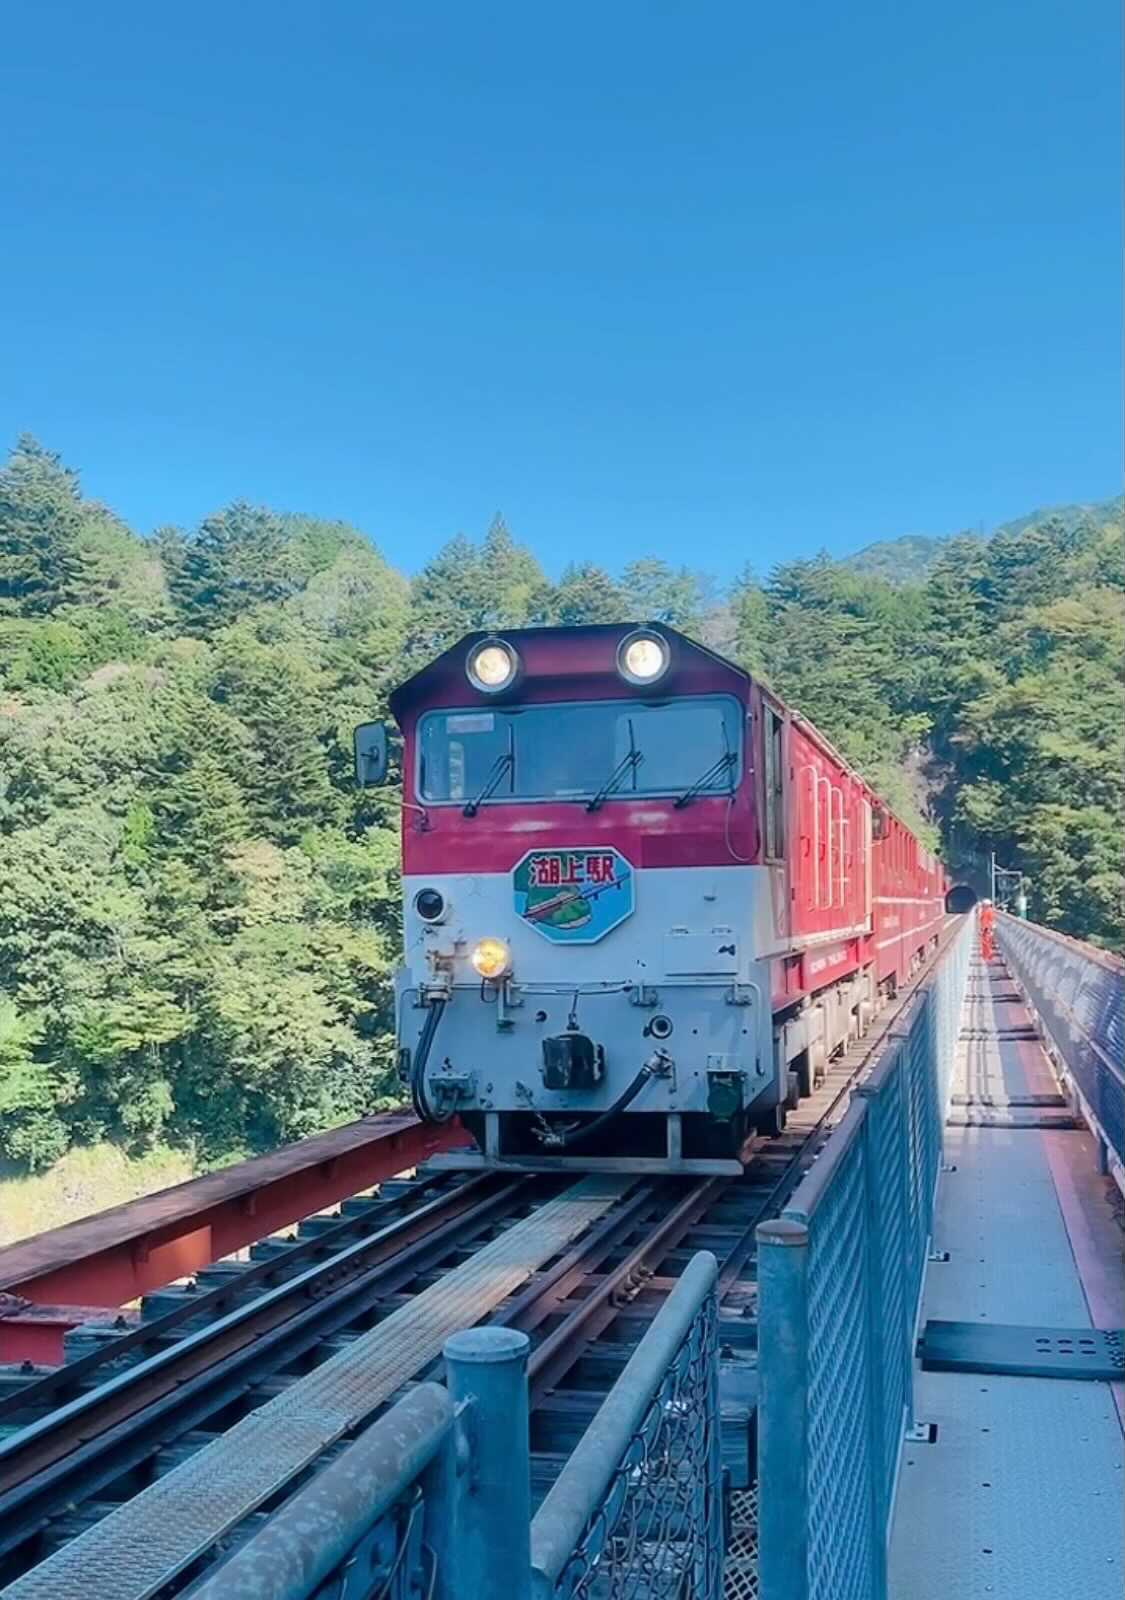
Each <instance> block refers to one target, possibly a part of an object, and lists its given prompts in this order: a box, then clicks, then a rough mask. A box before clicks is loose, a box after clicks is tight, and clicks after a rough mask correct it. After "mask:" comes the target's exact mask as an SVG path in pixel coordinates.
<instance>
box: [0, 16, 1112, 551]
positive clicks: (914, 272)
mask: <svg viewBox="0 0 1125 1600" xmlns="http://www.w3.org/2000/svg"><path fill="white" fill-rule="evenodd" d="M1117 12H1118V7H1117V5H1116V0H1070V3H1068V4H1066V5H1062V4H1060V3H1059V0H983V3H982V0H943V3H942V4H941V5H937V6H934V5H927V6H923V5H910V4H906V5H904V4H902V3H901V0H884V3H875V0H855V3H854V4H852V5H850V6H843V5H840V4H838V3H836V4H831V5H829V4H825V3H822V0H808V3H806V4H804V5H800V6H792V5H789V6H782V5H774V6H770V7H765V6H762V5H747V4H707V3H703V4H699V5H696V6H687V5H671V4H650V5H638V4H635V3H631V0H619V3H616V4H612V5H604V4H603V5H601V6H591V5H586V4H583V3H578V0H576V3H573V4H571V5H569V6H566V7H557V8H546V7H537V6H528V5H526V4H503V5H492V6H489V5H469V4H467V3H464V0H462V3H460V4H456V5H453V4H450V5H432V4H426V3H424V0H415V3H413V4H409V5H406V4H402V5H400V4H397V3H395V4H391V3H386V4H381V3H378V0H325V3H324V4H322V5H320V6H313V5H309V4H308V3H307V0H301V3H296V4H294V3H290V0H269V3H262V0H238V3H237V4H233V5H232V4H229V3H224V4H221V5H220V4H217V3H215V0H195V3H194V4H192V5H190V6H178V7H170V6H153V5H152V4H151V0H148V3H145V4H143V5H141V4H133V3H130V0H113V3H112V4H109V5H105V6H99V5H91V4H88V3H86V0H82V3H71V4H61V3H58V0H36V3H35V4H34V5H31V4H25V5H22V6H12V7H9V8H8V9H7V13H6V18H5V23H4V33H3V49H2V58H3V59H2V60H0V147H2V148H3V149H4V150H5V152H6V155H7V159H6V161H5V169H6V170H5V184H4V187H5V197H4V204H3V208H2V217H3V221H2V223H0V228H2V230H3V233H2V236H0V306H2V308H3V311H2V316H3V324H2V327H0V442H3V443H4V444H5V445H6V444H8V443H9V442H10V441H11V440H12V439H13V438H14V436H15V434H16V433H17V432H18V431H19V430H20V429H22V428H27V429H30V430H31V431H33V432H34V433H36V434H37V435H39V437H40V438H42V439H43V440H44V442H46V443H48V444H50V445H52V446H53V447H54V448H56V449H58V450H60V451H61V452H62V453H63V455H64V456H65V457H66V459H67V460H68V461H70V462H71V463H72V464H74V465H76V466H78V467H80V468H81V470H82V472H83V481H84V484H85V487H86V489H87V491H88V492H90V493H92V494H96V495H98V496H100V497H101V498H103V499H105V500H107V501H109V502H110V503H111V504H112V505H113V506H115V507H116V508H117V509H118V510H119V511H120V512H121V513H122V514H123V515H124V516H125V517H126V518H127V520H129V521H130V522H131V523H132V524H133V525H134V526H135V527H137V528H138V529H140V530H142V531H146V530H148V529H149V528H151V527H152V526H154V525H156V524H159V523H161V522H169V521H175V522H180V523H182V524H187V525H190V524H192V523H193V522H196V521H197V520H198V519H199V518H200V517H201V516H203V515H205V514H206V513H207V512H208V511H210V510H212V509H214V508H215V507H217V506H219V505H221V504H223V503H224V502H226V501H228V500H230V499H231V498H233V497H235V496H238V495H241V496H245V497H247V498H249V499H252V500H258V501H263V502H266V503H269V504H272V505H276V506H279V507H286V508H289V509H294V510H308V511H316V512H318V513H321V514H324V515H328V516H334V517H340V518H345V519H347V520H349V521H352V522H354V523H356V524H357V525H358V526H360V527H362V528H363V529H364V530H365V531H366V532H368V533H370V534H371V535H372V536H373V537H374V538H375V539H376V540H377V541H378V543H379V544H380V545H381V547H382V548H383V549H384V550H385V551H386V553H387V554H388V555H389V556H390V557H391V558H392V559H393V560H395V561H397V562H398V563H400V564H402V565H404V566H405V567H407V568H410V569H413V568H416V567H417V566H418V565H420V564H421V562H422V561H424V559H425V558H426V556H427V555H428V554H429V553H431V552H432V551H433V550H434V549H435V548H436V547H437V546H438V545H439V544H440V543H442V542H443V541H444V540H445V539H446V538H448V537H449V536H450V535H451V534H453V533H454V532H456V531H458V530H464V531H467V532H478V531H482V530H483V528H484V527H485V526H486V525H487V523H488V521H489V519H490V518H491V516H492V514H493V512H494V511H495V510H497V509H498V508H499V509H502V510H503V512H504V514H505V516H506V517H507V520H508V522H509V524H510V525H511V527H512V529H513V531H514V532H515V533H516V535H517V536H518V537H520V538H522V539H524V540H526V541H527V542H528V543H530V544H531V545H532V546H533V547H534V548H535V550H536V552H537V553H538V554H539V555H540V557H541V559H542V560H543V561H544V563H545V564H546V565H547V566H548V567H549V568H550V569H552V570H557V569H558V568H559V567H560V566H561V565H562V563H563V562H564V561H566V560H567V559H570V558H580V559H594V560H598V561H601V562H603V563H605V564H606V565H608V566H610V567H616V566H619V565H621V564H622V563H623V562H625V561H627V560H629V559H631V558H632V557H634V556H637V555H640V554H656V555H661V556H664V557H666V558H668V559H669V560H673V561H679V560H684V561H687V562H688V563H689V564H691V565H695V566H699V567H704V568H708V569H710V570H712V571H714V572H717V573H719V574H720V575H723V576H726V575H729V574H730V573H732V572H734V571H736V570H738V569H739V568H741V567H742V566H743V565H744V564H745V563H746V562H747V561H749V562H752V563H753V564H754V565H755V566H757V567H759V568H766V567H768V566H769V565H770V564H771V562H772V561H774V560H776V559H780V558H784V557H787V556H789V555H794V554H801V553H807V552H811V551H813V550H815V549H816V548H818V547H820V546H821V545H824V546H827V548H828V549H830V550H832V551H834V552H837V553H843V552H845V551H847V550H851V549H855V548H858V547H859V546H860V545H862V544H864V543H866V542H868V541H869V540H871V539H875V538H882V537H889V536H893V535H895V534H899V533H903V532H908V531H919V532H935V533H936V532H947V531H951V530H954V529H956V528H958V527H964V526H969V525H977V524H984V525H985V526H989V525H991V524H993V523H995V522H997V521H1000V520H1003V519H1005V518H1007V517H1011V516H1015V515H1018V514H1020V513H1022V512H1024V511H1027V510H1029V509H1031V508H1032V507H1033V506H1036V505H1043V504H1049V503H1052V502H1058V501H1064V500H1076V499H1090V498H1098V497H1102V496H1105V495H1108V494H1112V493H1115V492H1116V491H1117V488H1118V484H1119V480H1120V473H1121V466H1120V449H1119V434H1120V401H1119V389H1120V374H1119V360H1118V351H1119V348H1120V304H1119V295H1118V273H1119V259H1120V258H1119V253H1118V252H1119V248H1120V216H1119V209H1118V197H1119V194H1120V188H1121V170H1120V156H1119V147H1120V141H1119V134H1118V122H1119V104H1118V77H1119V72H1120V59H1121V52H1120V39H1119V24H1118V17H1117Z"/></svg>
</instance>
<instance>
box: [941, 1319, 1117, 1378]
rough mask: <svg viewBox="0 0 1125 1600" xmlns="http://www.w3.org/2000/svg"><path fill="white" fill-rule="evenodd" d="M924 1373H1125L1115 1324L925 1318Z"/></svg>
mask: <svg viewBox="0 0 1125 1600" xmlns="http://www.w3.org/2000/svg"><path fill="white" fill-rule="evenodd" d="M918 1355H919V1357H920V1358H921V1361H922V1370H923V1371H924V1372H1003V1373H1007V1374H1009V1376H1011V1377H1015V1378H1094V1379H1104V1380H1106V1381H1108V1382H1111V1383H1112V1382H1119V1381H1120V1380H1121V1379H1123V1378H1125V1335H1123V1334H1122V1332H1121V1330H1120V1329H1119V1328H1037V1327H1035V1326H1028V1325H1026V1324H1024V1323H1012V1322H991V1323H988V1322H986V1323H980V1322H938V1321H930V1322H927V1323H926V1326H925V1328H924V1329H923V1332H922V1338H921V1341H920V1343H919V1346H918Z"/></svg>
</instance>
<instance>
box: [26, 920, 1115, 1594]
mask: <svg viewBox="0 0 1125 1600" xmlns="http://www.w3.org/2000/svg"><path fill="white" fill-rule="evenodd" d="M997 936H998V950H997V953H996V956H995V958H994V959H993V960H992V961H990V962H986V961H984V960H982V959H981V953H980V950H979V947H978V945H977V942H976V928H975V922H974V919H973V917H972V916H951V917H949V918H948V920H947V925H946V927H945V930H944V933H943V936H942V940H941V944H940V947H939V950H938V952H937V954H936V956H935V958H934V959H933V961H932V962H931V963H930V965H929V966H928V967H927V968H926V969H925V970H924V971H923V972H922V973H921V974H920V975H919V977H918V978H917V980H916V981H915V982H914V983H913V984H912V985H911V987H910V988H909V989H907V990H906V991H905V992H904V993H902V994H900V996H899V997H898V999H897V1001H896V1002H895V1003H894V1005H893V1006H892V1007H891V1008H890V1009H888V1010H886V1011H884V1012H883V1013H882V1014H881V1015H880V1017H879V1018H878V1020H877V1022H876V1024H875V1026H874V1028H873V1030H872V1031H871V1032H870V1033H868V1034H867V1035H866V1036H865V1037H864V1039H862V1040H861V1041H859V1042H858V1043H857V1044H855V1045H853V1046H852V1047H851V1049H850V1050H849V1052H848V1053H847V1054H846V1055H845V1056H843V1057H842V1058H839V1059H837V1060H835V1061H833V1062H832V1063H831V1064H830V1070H829V1073H828V1076H827V1078H826V1080H825V1082H824V1083H823V1085H822V1086H821V1087H820V1088H819V1089H818V1090H817V1092H816V1093H815V1094H814V1095H813V1096H812V1097H811V1098H810V1099H808V1100H805V1101H803V1102H802V1103H801V1108H800V1111H799V1113H797V1114H795V1115H794V1116H792V1117H791V1118H790V1120H789V1122H788V1125H787V1127H786V1130H785V1133H784V1134H783V1135H781V1136H780V1137H778V1138H774V1139H770V1140H767V1141H763V1142H762V1143H761V1144H760V1146H759V1147H758V1148H757V1150H756V1152H755V1154H754V1157H753V1160H752V1162H751V1164H750V1165H749V1167H748V1168H747V1171H746V1174H745V1176H744V1177H743V1178H741V1179H735V1178H726V1177H723V1178H717V1177H710V1178H707V1179H705V1180H692V1179H689V1178H686V1177H676V1178H672V1177H659V1176H654V1177H636V1176H626V1175H619V1174H614V1173H599V1174H594V1175H590V1176H587V1177H585V1178H582V1179H579V1180H577V1181H576V1179H575V1176H574V1174H572V1173H569V1174H566V1175H559V1176H549V1175H543V1176H539V1175H534V1176H532V1175H527V1174H516V1173H513V1174H510V1175H509V1174H505V1173H503V1172H500V1173H489V1174H466V1173H464V1172H459V1171H455V1170H450V1169H448V1168H446V1167H443V1165H442V1163H441V1155H442V1152H443V1150H445V1149H448V1148H449V1146H450V1145H451V1144H452V1143H454V1142H456V1141H457V1140H458V1138H460V1137H461V1136H460V1135H459V1134H458V1133H457V1132H456V1131H455V1130H454V1129H445V1128H433V1127H425V1126H423V1125H421V1124H419V1123H418V1122H416V1121H414V1120H413V1119H412V1118H410V1117H406V1116H390V1117H373V1118H369V1119H365V1120H364V1121H362V1122H359V1123H356V1124H353V1125H351V1126H348V1127H345V1128H340V1129H337V1130H335V1131H333V1132H331V1133H328V1134H324V1135H321V1136H319V1137H317V1138H312V1139H308V1140H306V1141H304V1142H302V1143H301V1144H298V1145H294V1146H292V1147H290V1148H288V1149H285V1150H281V1151H278V1152H277V1153H275V1154H273V1155H271V1156H267V1157H264V1158H261V1159H259V1160H255V1161H250V1162H245V1163H242V1164H241V1165H239V1166H236V1167H232V1168H228V1169H227V1170H225V1171H223V1172H221V1173H216V1174H213V1175H210V1176H208V1177H204V1178H200V1179H196V1180H194V1181H192V1182H190V1183H186V1184H182V1185H180V1186H178V1187H177V1188H174V1189H170V1190H167V1191H165V1192H163V1193H161V1194H157V1195H152V1196H149V1197H147V1198H145V1199H142V1200H138V1201H135V1202H132V1203H130V1204H128V1205H124V1206H119V1207H116V1208H115V1209H113V1210H111V1211H107V1212H104V1213H102V1214H100V1215H98V1216H94V1217H91V1218H88V1219H86V1220H83V1221H80V1222H76V1223H72V1224H70V1225H69V1226H67V1227H63V1228H59V1229H56V1230H54V1231H53V1232H51V1233H47V1234H43V1235H40V1236H39V1237H37V1238H33V1239H30V1240H27V1241H26V1242H24V1243H21V1244H17V1245H13V1246H11V1247H9V1248H7V1249H6V1250H0V1363H2V1364H0V1595H2V1596H4V1597H6V1600H8V1597H10V1600H79V1597H86V1596H94V1597H96V1600H149V1597H158V1596H159V1597H168V1600H170V1597H172V1596H180V1595H185V1596H186V1595H192V1596H195V1597H199V1600H203V1597H206V1600H220V1597H222V1600H240V1597H246V1600H250V1597H255V1600H267V1597H269V1600H282V1597H285V1600H304V1597H313V1596H316V1597H318V1600H375V1597H386V1600H408V1597H414V1600H430V1597H432V1600H470V1597H471V1600H486V1597H493V1596H495V1597H502V1600H530V1597H531V1596H535V1597H537V1600H543V1597H547V1596H562V1597H570V1596H575V1597H588V1600H601V1597H611V1596H623V1597H624V1596H636V1597H637V1600H642V1597H645V1600H647V1597H650V1596H652V1597H659V1596H669V1597H672V1596H676V1597H684V1600H687V1597H700V1600H718V1597H719V1596H723V1595H725V1596H730V1597H735V1600H738V1597H744V1596H745V1597H750V1596H760V1597H761V1600H813V1597H816V1600H883V1597H885V1596H890V1597H893V1600H930V1597H931V1596H932V1597H934V1600H937V1597H938V1596H941V1597H942V1600H959V1597H961V1596H965V1597H968V1596H983V1595H996V1596H1003V1595H1011V1596H1018V1597H1020V1600H1040V1597H1042V1600H1047V1597H1048V1596H1049V1597H1051V1600H1055V1597H1056V1596H1058V1595H1059V1594H1060V1593H1063V1592H1066V1591H1067V1590H1070V1591H1073V1592H1075V1593H1081V1594H1082V1595H1083V1597H1084V1600H1102V1597H1105V1600H1109V1597H1111V1596H1112V1597H1114V1600H1116V1597H1118V1596H1119V1595H1120V1594H1121V1592H1122V1585H1123V1581H1125V1572H1123V1550H1122V1526H1121V1502H1122V1492H1123V1478H1122V1419H1123V1416H1125V1383H1123V1379H1125V1354H1123V1344H1122V1332H1121V1328H1122V1323H1123V1321H1125V1316H1123V1305H1122V1302H1123V1299H1125V1293H1123V1275H1122V1265H1121V1249H1122V1194H1123V1193H1125V1074H1123V1071H1122V1055H1123V1047H1125V1038H1123V1021H1122V1010H1123V994H1125V969H1123V968H1122V966H1121V964H1120V963H1118V962H1116V961H1115V960H1113V959H1112V958H1110V957H1107V956H1106V955H1104V953H1102V952H1099V951H1095V950H1092V949H1090V948H1089V947H1087V946H1084V945H1081V944H1078V943H1076V942H1075V941H1073V940H1069V939H1065V938H1063V937H1062V936H1060V935H1058V934H1055V933H1053V932H1051V931H1049V930H1047V929H1043V928H1038V927H1035V926H1034V925H1031V924H1028V923H1025V922H1020V921H1017V920H1015V919H1013V918H1010V917H1006V916H1001V917H999V918H998V921H997Z"/></svg>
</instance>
